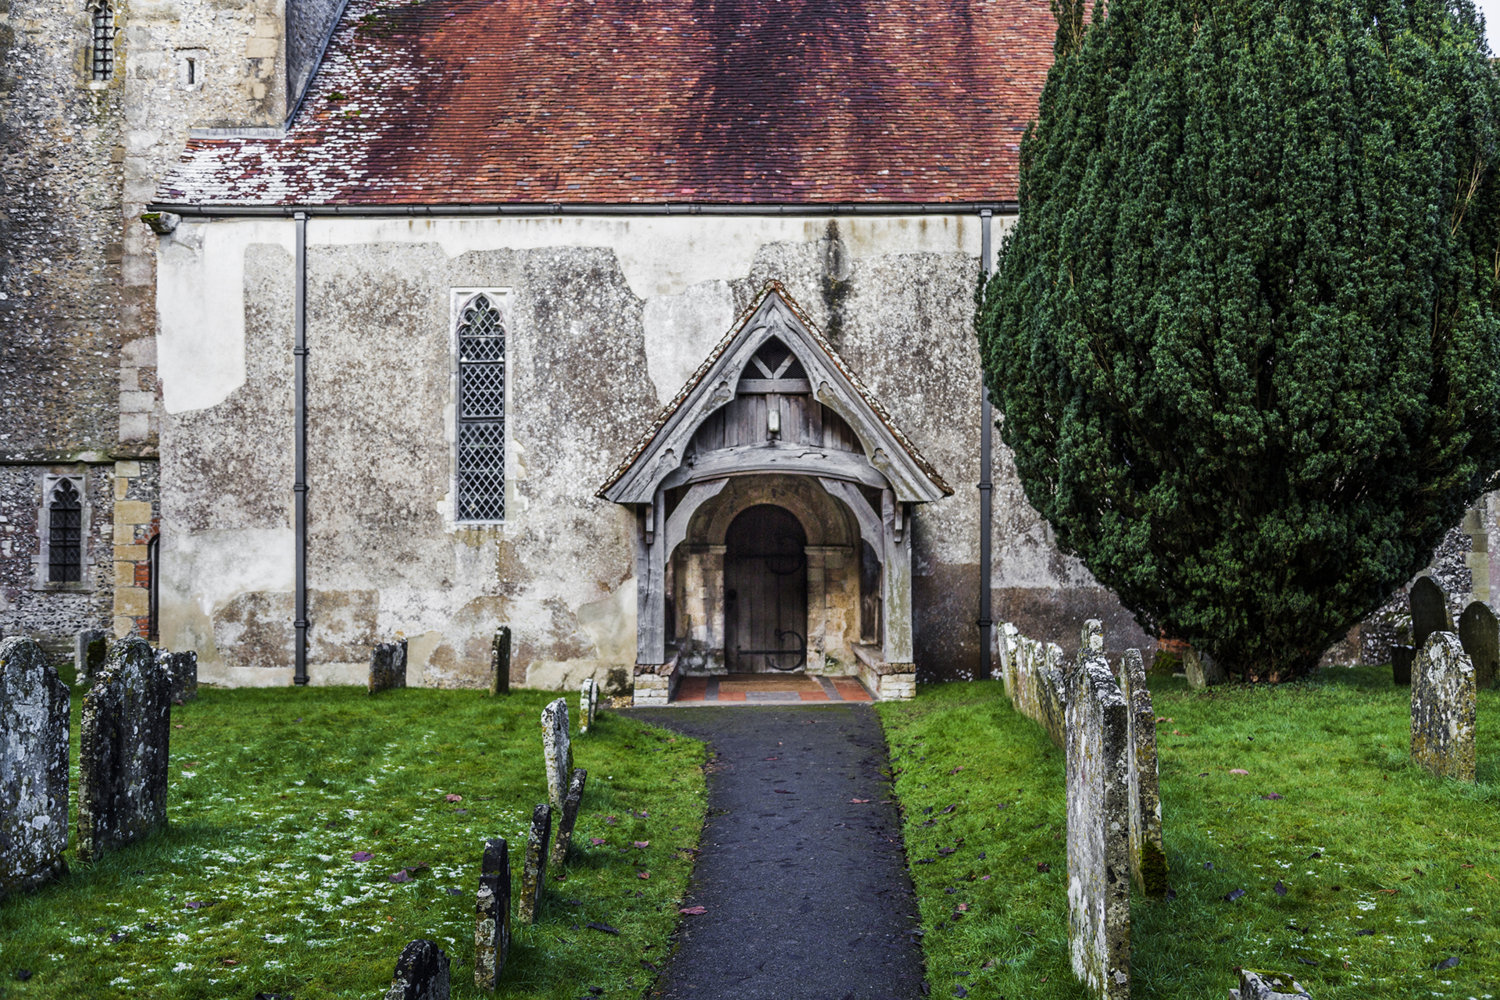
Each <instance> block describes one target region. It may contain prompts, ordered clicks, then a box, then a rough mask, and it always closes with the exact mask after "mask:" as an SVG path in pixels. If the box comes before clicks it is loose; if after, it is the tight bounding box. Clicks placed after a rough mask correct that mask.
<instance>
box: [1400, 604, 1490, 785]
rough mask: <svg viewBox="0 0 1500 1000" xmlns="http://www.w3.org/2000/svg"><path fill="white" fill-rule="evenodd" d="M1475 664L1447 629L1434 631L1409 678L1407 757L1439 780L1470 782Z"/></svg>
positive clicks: (1472, 754)
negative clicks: (1409, 755)
mask: <svg viewBox="0 0 1500 1000" xmlns="http://www.w3.org/2000/svg"><path fill="white" fill-rule="evenodd" d="M1475 698H1476V695H1475V688H1474V665H1473V664H1472V663H1470V662H1469V658H1468V656H1466V655H1464V651H1463V647H1462V646H1461V645H1460V644H1459V641H1458V637H1457V636H1456V635H1454V634H1453V633H1452V632H1434V633H1432V635H1431V636H1429V637H1428V639H1427V644H1426V645H1425V646H1423V647H1422V649H1421V651H1420V652H1418V653H1417V659H1416V662H1415V664H1414V665H1413V666H1412V677H1411V757H1412V760H1414V761H1416V762H1417V763H1418V764H1420V765H1422V766H1423V767H1425V768H1426V769H1427V770H1429V771H1431V772H1432V773H1433V774H1435V775H1437V776H1438V777H1440V778H1457V779H1458V780H1460V781H1473V780H1474V769H1475V746H1474V718H1475Z"/></svg>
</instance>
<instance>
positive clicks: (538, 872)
mask: <svg viewBox="0 0 1500 1000" xmlns="http://www.w3.org/2000/svg"><path fill="white" fill-rule="evenodd" d="M551 837H552V807H551V806H549V805H547V804H546V803H545V802H544V803H542V804H541V805H539V806H537V807H536V808H535V809H533V810H532V811H531V832H530V833H529V834H527V836H526V858H525V860H523V861H522V862H521V898H520V899H518V900H517V901H516V922H517V923H519V924H534V923H536V915H537V914H538V913H540V912H541V909H542V890H543V889H544V888H546V881H547V841H548V840H549V839H551Z"/></svg>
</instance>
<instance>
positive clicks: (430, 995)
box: [385, 941, 451, 1000]
mask: <svg viewBox="0 0 1500 1000" xmlns="http://www.w3.org/2000/svg"><path fill="white" fill-rule="evenodd" d="M450 989H451V985H450V983H449V981H448V956H447V955H445V954H443V949H441V948H439V947H438V946H437V945H435V944H433V943H432V942H431V941H413V942H412V943H411V944H409V945H407V946H406V947H405V948H403V949H401V957H400V958H399V959H397V960H396V976H395V978H394V979H392V980H391V988H390V991H389V992H387V993H386V995H385V1000H448V995H449V991H450Z"/></svg>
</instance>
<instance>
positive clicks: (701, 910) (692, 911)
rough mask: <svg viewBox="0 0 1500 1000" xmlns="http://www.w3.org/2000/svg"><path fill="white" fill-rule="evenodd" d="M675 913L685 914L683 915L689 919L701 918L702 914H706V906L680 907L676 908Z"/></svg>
mask: <svg viewBox="0 0 1500 1000" xmlns="http://www.w3.org/2000/svg"><path fill="white" fill-rule="evenodd" d="M677 912H678V913H685V914H687V915H688V916H690V917H701V916H703V914H705V913H707V912H708V907H706V906H680V907H678V908H677Z"/></svg>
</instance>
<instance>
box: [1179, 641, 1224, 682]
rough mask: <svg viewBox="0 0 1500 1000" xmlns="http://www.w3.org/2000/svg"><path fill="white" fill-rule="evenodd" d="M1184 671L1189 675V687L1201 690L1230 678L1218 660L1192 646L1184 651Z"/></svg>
mask: <svg viewBox="0 0 1500 1000" xmlns="http://www.w3.org/2000/svg"><path fill="white" fill-rule="evenodd" d="M1182 672H1183V673H1184V674H1186V675H1187V681H1188V687H1190V688H1194V689H1196V690H1199V691H1201V690H1203V689H1204V688H1206V687H1213V686H1214V685H1216V684H1224V683H1227V682H1228V680H1229V674H1228V673H1227V672H1226V671H1225V670H1224V668H1223V667H1221V666H1219V664H1218V661H1216V660H1215V659H1214V658H1213V657H1212V656H1210V655H1209V654H1208V653H1207V652H1205V651H1203V650H1198V649H1194V648H1193V647H1192V646H1189V647H1188V648H1187V649H1185V650H1183V652H1182Z"/></svg>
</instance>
